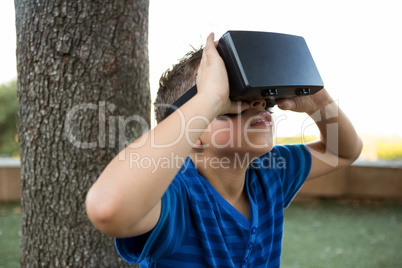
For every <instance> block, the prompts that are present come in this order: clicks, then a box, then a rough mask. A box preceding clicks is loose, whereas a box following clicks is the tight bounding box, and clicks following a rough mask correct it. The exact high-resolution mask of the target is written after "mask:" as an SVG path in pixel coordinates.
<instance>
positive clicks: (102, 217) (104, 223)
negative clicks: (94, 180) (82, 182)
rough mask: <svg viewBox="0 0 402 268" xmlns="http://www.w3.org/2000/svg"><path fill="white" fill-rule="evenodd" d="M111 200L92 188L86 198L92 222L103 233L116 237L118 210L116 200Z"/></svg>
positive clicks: (87, 209)
mask: <svg viewBox="0 0 402 268" xmlns="http://www.w3.org/2000/svg"><path fill="white" fill-rule="evenodd" d="M110 200H111V199H109V200H107V198H105V196H102V195H101V194H99V193H97V192H96V191H94V190H93V189H90V190H89V192H88V194H87V197H86V200H85V207H86V213H87V215H88V218H89V220H90V221H91V223H92V224H93V225H94V226H95V227H96V228H97V229H98V230H99V231H101V232H102V233H104V234H106V235H108V236H112V237H115V236H118V229H117V228H118V224H117V222H118V221H116V216H117V210H116V209H115V207H116V205H115V204H113V203H114V202H111V201H110Z"/></svg>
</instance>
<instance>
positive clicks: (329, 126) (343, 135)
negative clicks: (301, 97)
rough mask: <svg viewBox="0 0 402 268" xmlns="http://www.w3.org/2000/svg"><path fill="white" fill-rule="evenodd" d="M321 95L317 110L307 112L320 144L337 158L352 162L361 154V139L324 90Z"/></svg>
mask: <svg viewBox="0 0 402 268" xmlns="http://www.w3.org/2000/svg"><path fill="white" fill-rule="evenodd" d="M321 95H322V96H321V98H320V101H321V102H320V103H318V104H317V105H318V106H319V108H318V110H316V111H314V112H313V111H310V112H308V114H309V115H310V116H311V118H312V119H313V120H314V121H315V122H316V124H317V127H318V129H319V131H320V142H321V143H322V145H323V146H324V147H325V150H328V151H329V152H331V153H332V154H334V155H336V156H338V158H340V159H344V160H348V161H350V162H353V161H354V160H355V159H356V158H357V157H358V156H359V154H360V152H361V148H362V142H361V139H360V137H359V136H358V134H357V133H356V130H355V128H354V127H353V125H352V123H351V122H350V120H349V119H348V117H347V116H346V115H345V113H344V112H343V111H342V110H341V109H340V108H339V106H338V105H337V103H336V102H334V101H333V100H332V99H331V97H330V96H329V94H328V93H327V92H326V91H325V89H324V90H323V92H322V93H321Z"/></svg>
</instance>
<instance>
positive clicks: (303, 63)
mask: <svg viewBox="0 0 402 268" xmlns="http://www.w3.org/2000/svg"><path fill="white" fill-rule="evenodd" d="M217 50H218V52H219V54H220V56H221V57H222V59H223V61H224V62H225V66H226V69H227V73H228V77H229V88H230V95H229V98H230V99H231V100H232V101H252V100H256V99H261V98H264V99H266V101H267V106H268V107H272V106H274V105H275V100H276V99H283V98H292V97H295V96H303V95H310V94H314V93H316V92H318V91H319V90H321V89H322V88H323V87H324V83H323V82H322V80H321V76H320V74H319V72H318V70H317V67H316V65H315V63H314V60H313V57H312V56H311V53H310V51H309V49H308V47H307V44H306V41H305V40H304V38H303V37H300V36H295V35H288V34H280V33H268V32H253V31H228V32H226V33H225V34H224V35H223V36H222V37H221V38H220V39H219V42H218V47H217ZM195 94H197V86H196V85H194V86H193V87H192V88H191V89H190V90H188V91H187V92H186V93H185V94H184V95H182V96H181V97H180V98H179V99H178V100H177V101H176V102H174V103H173V104H172V106H171V107H170V108H169V110H168V111H167V113H166V115H165V118H166V117H168V116H169V115H170V114H171V113H173V112H174V111H175V110H176V109H177V108H179V107H180V106H181V105H183V104H184V103H185V102H187V101H188V100H189V99H191V98H192V97H193V96H194V95H195Z"/></svg>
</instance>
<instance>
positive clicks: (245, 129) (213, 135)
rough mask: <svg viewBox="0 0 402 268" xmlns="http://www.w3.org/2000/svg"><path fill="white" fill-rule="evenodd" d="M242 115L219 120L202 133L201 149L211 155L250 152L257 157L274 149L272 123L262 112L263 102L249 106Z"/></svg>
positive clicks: (256, 102)
mask: <svg viewBox="0 0 402 268" xmlns="http://www.w3.org/2000/svg"><path fill="white" fill-rule="evenodd" d="M249 104H250V108H248V109H246V110H244V111H243V112H242V113H241V114H238V115H232V116H222V117H218V118H216V119H215V120H213V121H212V122H211V124H210V125H209V127H208V128H207V129H206V130H205V131H204V132H203V134H202V135H201V137H200V141H201V143H202V145H203V146H204V148H205V149H204V150H209V151H210V152H211V153H212V155H214V156H229V157H230V156H234V155H235V154H236V153H238V154H241V155H244V154H246V153H249V154H250V155H251V156H253V157H258V156H261V155H263V154H264V153H267V152H269V151H270V150H271V149H272V147H273V137H274V123H273V119H272V116H271V114H270V113H269V112H268V111H266V110H265V106H266V102H265V100H255V101H252V102H250V103H249Z"/></svg>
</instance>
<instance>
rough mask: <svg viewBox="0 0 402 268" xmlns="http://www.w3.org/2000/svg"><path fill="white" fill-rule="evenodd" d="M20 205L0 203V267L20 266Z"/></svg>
mask: <svg viewBox="0 0 402 268" xmlns="http://www.w3.org/2000/svg"><path fill="white" fill-rule="evenodd" d="M20 242H21V207H20V204H0V267H1V268H3V267H4V268H14V267H20Z"/></svg>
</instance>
